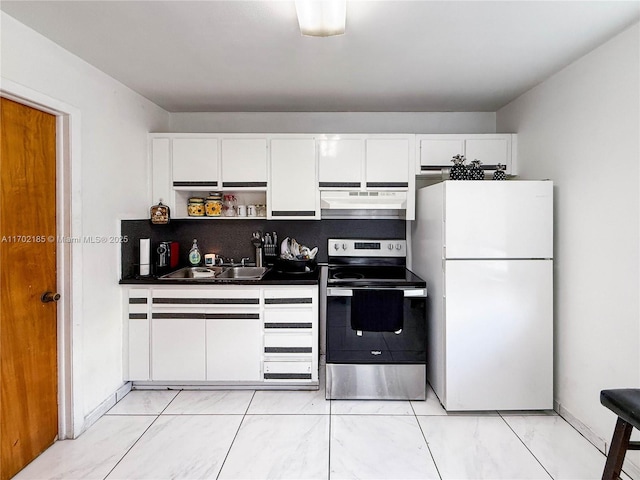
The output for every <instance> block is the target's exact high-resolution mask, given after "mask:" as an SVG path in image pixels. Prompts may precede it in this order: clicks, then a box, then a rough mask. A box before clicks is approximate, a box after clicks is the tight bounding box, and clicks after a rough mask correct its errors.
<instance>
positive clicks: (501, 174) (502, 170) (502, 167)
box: [493, 163, 507, 180]
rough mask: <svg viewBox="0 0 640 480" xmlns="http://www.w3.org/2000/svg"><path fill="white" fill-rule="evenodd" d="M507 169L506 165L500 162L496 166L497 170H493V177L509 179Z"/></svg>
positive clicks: (495, 178)
mask: <svg viewBox="0 0 640 480" xmlns="http://www.w3.org/2000/svg"><path fill="white" fill-rule="evenodd" d="M506 169H507V166H506V165H502V164H501V163H499V164H498V166H497V167H496V171H495V172H493V179H494V180H506V179H507V174H506V172H505V170H506Z"/></svg>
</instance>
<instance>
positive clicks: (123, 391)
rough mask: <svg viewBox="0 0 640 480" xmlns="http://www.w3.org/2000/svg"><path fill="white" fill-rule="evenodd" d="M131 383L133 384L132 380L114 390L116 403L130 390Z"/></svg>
mask: <svg viewBox="0 0 640 480" xmlns="http://www.w3.org/2000/svg"><path fill="white" fill-rule="evenodd" d="M132 385H133V382H127V383H125V384H124V385H122V386H121V387H120V388H119V389H118V390H117V391H116V403H118V402H119V401H120V400H122V399H123V398H124V397H125V395H126V394H127V393H129V392H130V391H131V386H132Z"/></svg>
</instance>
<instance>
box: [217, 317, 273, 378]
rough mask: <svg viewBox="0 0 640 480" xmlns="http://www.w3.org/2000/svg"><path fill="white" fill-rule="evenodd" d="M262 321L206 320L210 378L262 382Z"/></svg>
mask: <svg viewBox="0 0 640 480" xmlns="http://www.w3.org/2000/svg"><path fill="white" fill-rule="evenodd" d="M261 348H262V330H261V326H260V320H237V319H233V320H224V319H221V320H217V319H216V320H207V380H210V381H223V380H228V381H238V382H245V381H259V380H260V360H261Z"/></svg>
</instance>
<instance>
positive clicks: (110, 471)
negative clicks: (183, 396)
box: [103, 390, 182, 480]
mask: <svg viewBox="0 0 640 480" xmlns="http://www.w3.org/2000/svg"><path fill="white" fill-rule="evenodd" d="M180 392H182V390H180V391H178V393H176V394H175V395H174V396H173V398H172V399H171V400H170V401H169V403H167V405H165V407H164V408H163V409H162V411H161V412H160V413H158V414H157V415H155V417H156V418H154V419H153V422H151V423H150V424H149V426H148V427H147V428H145V429H144V432H142V433H141V434H140V436H139V437H138V439H137V440H136V441H135V442H133V443H132V444H131V446H130V447H129V448H128V449H127V451H126V452H124V454H123V455H122V456H121V457H120V460H118V461H117V462H116V464H115V465H114V466H113V468H112V469H111V470H109V471H108V472H107V474H106V475H105V476H104V479H103V480H106V479H107V478H108V477H109V475H111V474H112V473H113V471H114V470H115V469H116V468H117V467H118V465H120V463H122V460H124V457H126V456H127V455H128V454H129V452H130V451H131V450H132V449H133V447H135V446H136V445H137V444H138V442H139V441H140V440H142V437H144V435H145V433H147V432H148V431H149V429H150V428H151V427H153V425H154V424H155V423H156V422H157V421H158V419H159V418H160V415H162V413H163V412H164V411H165V410H166V409H167V408H169V405H171V403H173V401H174V400H175V399H176V397H177V396H178V395H180ZM123 398H124V397H123ZM122 416H124V415H122ZM131 416H138V417H144V416H149V415H144V414H138V415H136V414H133V415H131Z"/></svg>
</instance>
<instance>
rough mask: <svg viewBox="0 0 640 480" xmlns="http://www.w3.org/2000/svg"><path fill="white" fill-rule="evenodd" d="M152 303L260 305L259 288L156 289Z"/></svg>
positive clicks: (199, 305) (156, 304)
mask: <svg viewBox="0 0 640 480" xmlns="http://www.w3.org/2000/svg"><path fill="white" fill-rule="evenodd" d="M152 305H153V306H154V307H157V306H169V305H183V306H185V307H202V306H209V305H211V306H245V307H246V306H247V305H255V306H256V307H257V306H259V305H260V291H259V290H257V289H256V290H213V289H212V290H195V291H190V290H184V289H181V290H180V289H169V290H164V289H163V290H154V291H153V297H152Z"/></svg>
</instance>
